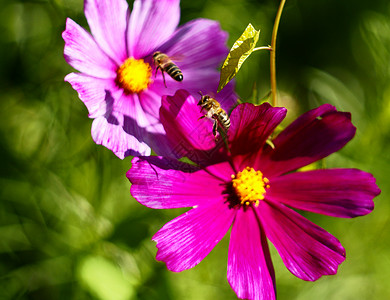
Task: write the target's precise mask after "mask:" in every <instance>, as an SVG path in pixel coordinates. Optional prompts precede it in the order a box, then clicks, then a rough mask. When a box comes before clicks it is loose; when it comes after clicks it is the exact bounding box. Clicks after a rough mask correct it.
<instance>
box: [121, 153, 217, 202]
mask: <svg viewBox="0 0 390 300" xmlns="http://www.w3.org/2000/svg"><path fill="white" fill-rule="evenodd" d="M127 178H128V179H129V180H130V182H131V183H132V186H131V190H130V192H131V194H132V196H133V197H134V198H135V199H136V200H137V201H138V202H140V203H141V204H143V205H145V206H147V207H150V208H158V209H165V208H178V207H191V206H196V205H201V204H203V205H204V204H206V203H208V202H213V201H215V202H218V201H222V202H223V198H222V197H223V196H222V194H223V190H224V188H225V187H224V185H223V182H222V181H221V180H220V179H219V178H217V177H215V176H213V175H211V174H210V173H208V172H206V171H204V170H197V169H196V168H195V167H194V166H193V165H189V164H186V163H182V162H178V161H176V160H175V159H169V158H159V159H158V161H157V160H156V159H152V160H151V159H147V160H143V159H139V158H134V159H133V161H132V166H131V169H130V170H129V171H128V172H127Z"/></svg>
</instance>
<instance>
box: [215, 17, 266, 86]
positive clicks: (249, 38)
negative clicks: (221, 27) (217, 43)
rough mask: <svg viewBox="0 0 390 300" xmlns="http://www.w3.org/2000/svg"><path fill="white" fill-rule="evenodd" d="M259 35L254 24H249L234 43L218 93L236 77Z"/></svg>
mask: <svg viewBox="0 0 390 300" xmlns="http://www.w3.org/2000/svg"><path fill="white" fill-rule="evenodd" d="M259 35H260V30H258V31H257V30H256V29H255V28H254V27H253V26H252V24H250V23H249V25H248V26H247V27H246V29H245V31H244V32H243V34H242V35H241V36H240V38H239V39H238V40H237V41H236V42H235V43H234V45H233V47H232V48H231V49H230V52H229V54H228V56H227V57H226V59H225V61H224V62H223V65H222V68H221V77H220V79H219V85H218V91H217V92H219V91H220V90H222V89H223V87H224V86H225V85H226V84H228V82H229V81H230V80H232V78H233V77H234V76H236V74H237V72H238V70H239V69H240V67H241V65H242V64H243V62H244V61H245V60H246V59H247V57H248V56H249V55H250V54H251V53H252V52H253V49H254V48H255V46H256V43H257V41H258V39H259Z"/></svg>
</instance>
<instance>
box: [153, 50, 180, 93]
mask: <svg viewBox="0 0 390 300" xmlns="http://www.w3.org/2000/svg"><path fill="white" fill-rule="evenodd" d="M153 62H154V64H155V66H156V74H157V71H158V70H159V69H160V70H161V73H162V76H163V80H164V85H165V87H167V84H166V83H165V77H164V72H167V73H168V75H169V76H171V77H172V79H174V80H176V81H182V80H183V73H182V71H181V70H180V68H179V67H178V66H176V64H175V63H174V62H173V61H172V60H171V59H170V58H169V56H168V55H166V54H164V53H161V52H159V51H157V52H154V53H153Z"/></svg>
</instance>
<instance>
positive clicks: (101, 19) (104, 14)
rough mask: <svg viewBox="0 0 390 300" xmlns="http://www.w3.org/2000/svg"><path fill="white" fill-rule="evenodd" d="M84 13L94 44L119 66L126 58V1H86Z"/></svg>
mask: <svg viewBox="0 0 390 300" xmlns="http://www.w3.org/2000/svg"><path fill="white" fill-rule="evenodd" d="M84 11H85V16H86V18H87V21H88V24H89V28H90V29H91V33H92V35H93V37H94V38H95V40H96V42H97V43H98V44H99V46H100V48H101V49H102V50H103V51H104V52H105V53H106V54H107V55H108V56H110V57H111V58H112V59H113V60H114V61H115V62H116V63H117V65H120V64H121V63H122V62H123V61H124V60H125V59H126V58H127V52H126V27H127V18H128V15H127V13H128V5H127V2H126V0H111V1H98V0H86V1H85V3H84Z"/></svg>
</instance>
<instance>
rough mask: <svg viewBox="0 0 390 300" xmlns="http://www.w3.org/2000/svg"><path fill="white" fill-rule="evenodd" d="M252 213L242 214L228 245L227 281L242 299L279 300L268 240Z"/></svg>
mask: <svg viewBox="0 0 390 300" xmlns="http://www.w3.org/2000/svg"><path fill="white" fill-rule="evenodd" d="M260 226H261V225H260V222H259V220H258V219H257V217H256V215H255V213H254V212H253V211H252V209H248V210H246V211H244V210H242V209H241V210H239V211H237V215H236V218H235V221H234V224H233V228H232V233H231V237H230V245H229V257H228V271H227V277H228V281H229V283H230V285H231V287H232V289H233V290H234V291H235V292H236V294H237V296H238V297H239V298H240V299H256V300H272V299H276V295H275V294H276V291H275V274H274V269H273V266H272V261H271V257H270V254H269V249H268V244H267V240H266V238H265V235H264V232H263V230H262V229H261V227H260Z"/></svg>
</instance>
